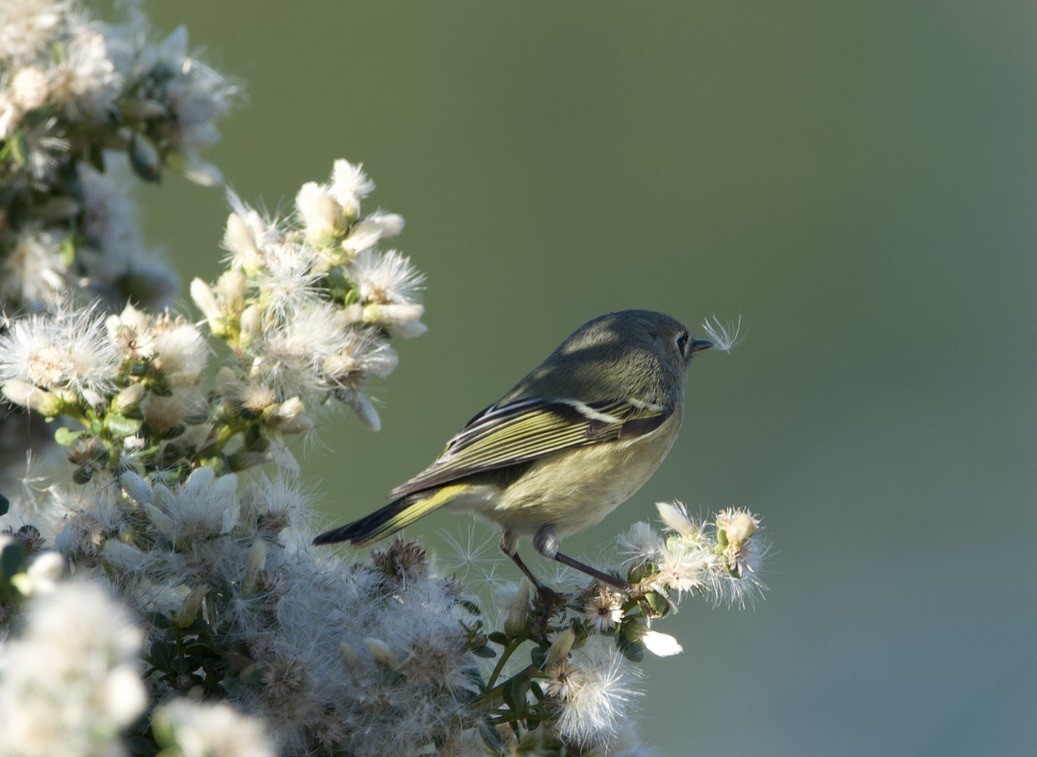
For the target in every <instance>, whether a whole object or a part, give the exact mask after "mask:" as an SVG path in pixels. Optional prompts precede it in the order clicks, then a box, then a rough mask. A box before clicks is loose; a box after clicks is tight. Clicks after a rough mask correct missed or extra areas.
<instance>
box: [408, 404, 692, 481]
mask: <svg viewBox="0 0 1037 757" xmlns="http://www.w3.org/2000/svg"><path fill="white" fill-rule="evenodd" d="M672 412H673V410H672V408H669V407H665V406H662V405H656V404H652V403H648V402H642V401H639V400H636V399H633V400H632V399H623V400H610V401H604V402H592V403H584V402H578V401H576V400H558V399H551V400H548V399H541V398H536V397H534V398H527V399H521V400H516V401H514V402H509V403H507V404H504V405H491V406H490V407H489V408H487V409H486V410H484V411H483V412H481V413H479V414H478V415H477V416H475V417H474V418H472V420H470V421H469V422H468V425H466V426H465V427H464V428H463V429H461V431H460V432H459V433H458V434H457V436H455V437H454V438H453V439H451V440H450V441H449V442H448V443H447V446H446V449H445V450H443V454H441V455H440V456H439V458H438V459H437V460H436V461H435V462H434V463H432V465H430V466H429V467H428V468H426V469H425V470H423V471H422V472H421V473H419V474H418V475H417V476H415V477H414V478H412V479H411V480H410V481H408V482H407V483H405V484H402V485H400V486H397V487H396V488H395V489H393V490H392V491H391V492H390V493H389V496H390V497H393V498H399V497H403V496H406V495H408V494H412V493H414V492H417V491H421V490H423V489H428V488H430V487H433V486H439V485H441V484H445V483H448V482H450V481H456V480H457V479H459V478H462V477H464V476H468V475H471V474H473V473H480V472H483V471H488V470H494V469H496V468H504V467H507V466H510V465H517V464H519V463H524V462H528V461H530V460H534V459H536V458H538V457H542V456H544V455H547V454H550V453H552V452H558V451H559V450H563V449H567V448H572V447H583V446H586V445H589V444H599V443H601V442H608V441H614V440H617V439H631V438H634V437H637V436H642V435H644V434H647V433H650V432H652V431H654V430H655V429H657V428H659V426H661V425H662V424H663V423H664V422H665V421H666V419H667V418H669V417H670V415H671V414H672Z"/></svg>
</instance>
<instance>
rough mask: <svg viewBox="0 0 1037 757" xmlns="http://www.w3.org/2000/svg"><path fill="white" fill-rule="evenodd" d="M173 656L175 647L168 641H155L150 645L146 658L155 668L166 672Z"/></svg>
mask: <svg viewBox="0 0 1037 757" xmlns="http://www.w3.org/2000/svg"><path fill="white" fill-rule="evenodd" d="M175 654H176V647H174V646H173V645H172V644H170V643H169V642H168V641H155V642H152V644H151V649H150V650H149V653H148V657H149V659H150V660H151V664H152V665H154V666H155V667H156V668H159V669H160V670H168V669H169V665H170V663H171V662H172V661H173V656H174V655H175Z"/></svg>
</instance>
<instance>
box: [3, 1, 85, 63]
mask: <svg viewBox="0 0 1037 757" xmlns="http://www.w3.org/2000/svg"><path fill="white" fill-rule="evenodd" d="M71 7H72V2H71V0H4V2H3V3H0V60H15V61H20V60H27V59H31V58H34V57H36V56H37V55H40V54H42V53H43V52H44V51H45V50H46V48H47V47H48V46H49V45H50V43H51V42H52V41H53V40H55V39H56V38H57V37H58V35H59V34H60V33H61V32H62V30H63V28H64V27H65V25H66V24H67V23H68V14H69V11H70V10H71Z"/></svg>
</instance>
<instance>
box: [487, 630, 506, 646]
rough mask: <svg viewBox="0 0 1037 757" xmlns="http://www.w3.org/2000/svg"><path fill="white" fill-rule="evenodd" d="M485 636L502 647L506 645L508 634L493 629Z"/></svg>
mask: <svg viewBox="0 0 1037 757" xmlns="http://www.w3.org/2000/svg"><path fill="white" fill-rule="evenodd" d="M486 638H487V639H488V640H490V641H492V642H493V643H494V644H500V645H501V646H502V647H506V646H508V636H507V634H505V633H503V632H501V631H494V632H493V633H491V634H490V635H489V636H487V637H486Z"/></svg>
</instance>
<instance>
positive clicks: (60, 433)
mask: <svg viewBox="0 0 1037 757" xmlns="http://www.w3.org/2000/svg"><path fill="white" fill-rule="evenodd" d="M82 435H83V429H79V430H78V431H73V430H72V429H70V428H65V427H64V426H62V427H61V428H59V429H58V430H57V431H55V432H54V441H55V442H57V443H58V444H60V445H61V446H62V447H71V446H72V442H74V441H75V440H76V439H78V438H79V437H80V436H82Z"/></svg>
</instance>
